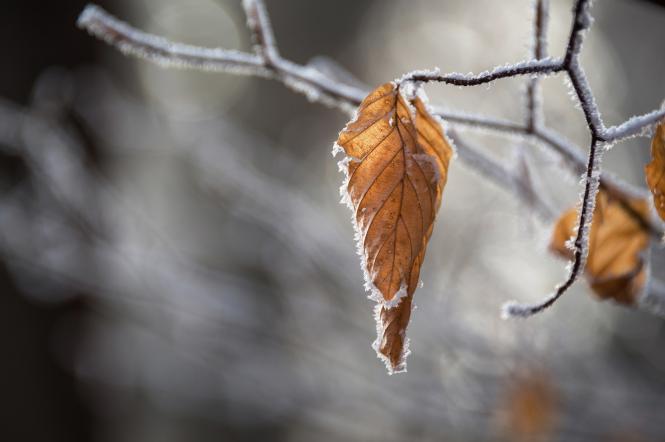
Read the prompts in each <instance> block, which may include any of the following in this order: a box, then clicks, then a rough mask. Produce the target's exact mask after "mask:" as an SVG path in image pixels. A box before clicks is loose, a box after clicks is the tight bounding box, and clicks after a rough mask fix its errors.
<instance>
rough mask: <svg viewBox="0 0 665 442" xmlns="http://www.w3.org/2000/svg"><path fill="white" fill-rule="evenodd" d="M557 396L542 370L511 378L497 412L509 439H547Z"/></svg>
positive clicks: (556, 406) (552, 426)
mask: <svg viewBox="0 0 665 442" xmlns="http://www.w3.org/2000/svg"><path fill="white" fill-rule="evenodd" d="M557 396H558V395H557V394H556V390H555V388H554V386H553V385H552V383H551V382H550V378H549V376H548V375H547V374H546V373H544V372H540V371H534V372H527V373H524V374H522V375H520V376H519V377H518V378H516V379H514V380H512V381H511V383H510V385H509V387H508V388H507V389H506V391H505V393H504V395H503V396H502V398H501V402H500V403H499V406H498V407H497V413H496V414H497V417H498V418H499V420H498V423H500V425H501V426H502V427H503V431H504V432H505V433H506V435H507V436H509V440H513V441H528V442H534V441H537V440H543V439H546V437H547V436H549V435H550V434H551V432H552V430H553V428H554V425H555V423H556V420H557V417H558V416H557V415H558V408H559V407H558V405H559V404H558V397H557Z"/></svg>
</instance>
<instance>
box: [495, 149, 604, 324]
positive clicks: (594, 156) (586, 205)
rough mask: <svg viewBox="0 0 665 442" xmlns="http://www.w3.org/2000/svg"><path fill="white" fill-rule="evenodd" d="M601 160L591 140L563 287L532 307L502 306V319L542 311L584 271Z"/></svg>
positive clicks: (522, 316)
mask: <svg viewBox="0 0 665 442" xmlns="http://www.w3.org/2000/svg"><path fill="white" fill-rule="evenodd" d="M601 156H602V150H601V149H599V148H598V140H597V139H596V138H593V139H592V140H591V147H590V148H589V162H588V165H587V170H586V174H585V177H584V178H585V184H584V193H583V194H582V204H581V207H580V211H579V218H578V225H577V232H576V235H575V241H574V243H573V261H572V262H571V265H570V271H569V273H568V277H567V278H566V280H565V281H564V282H563V283H561V284H559V285H558V286H557V287H556V289H555V291H554V293H553V294H552V295H550V296H549V297H547V298H546V299H545V300H543V301H541V302H538V303H536V304H518V303H516V302H515V301H511V302H508V303H506V304H505V305H504V306H503V317H504V318H508V317H521V318H526V317H528V316H531V315H534V314H536V313H539V312H541V311H543V310H545V309H546V308H548V307H549V306H551V305H552V304H554V303H555V302H556V301H557V300H558V299H559V298H560V297H561V296H562V295H563V294H564V293H566V292H567V291H568V289H569V288H570V287H571V286H572V285H573V284H574V283H575V281H577V279H578V278H579V276H580V275H581V274H582V272H583V271H584V266H585V264H586V258H587V255H588V254H589V230H590V227H591V220H592V218H593V210H594V208H595V203H596V195H597V194H598V187H599V176H600V175H599V165H600V160H601Z"/></svg>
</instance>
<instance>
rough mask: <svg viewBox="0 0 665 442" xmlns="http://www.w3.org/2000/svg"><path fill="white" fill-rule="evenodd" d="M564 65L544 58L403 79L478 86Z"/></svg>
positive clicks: (560, 68) (554, 70) (552, 71)
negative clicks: (483, 68)
mask: <svg viewBox="0 0 665 442" xmlns="http://www.w3.org/2000/svg"><path fill="white" fill-rule="evenodd" d="M563 70H564V65H563V61H562V60H561V59H557V58H544V59H542V60H525V61H520V62H519V63H515V64H509V65H505V66H497V67H495V68H494V69H492V70H489V71H485V72H481V73H480V74H473V73H469V74H461V73H458V72H453V73H450V74H445V75H431V74H430V75H427V74H421V73H419V72H416V73H413V74H407V75H406V76H404V77H403V78H402V81H416V82H421V83H429V82H436V83H445V84H452V85H455V86H476V85H479V84H485V83H490V82H492V81H495V80H499V79H501V78H509V77H518V76H522V75H539V76H544V75H551V74H555V73H557V72H560V71H563Z"/></svg>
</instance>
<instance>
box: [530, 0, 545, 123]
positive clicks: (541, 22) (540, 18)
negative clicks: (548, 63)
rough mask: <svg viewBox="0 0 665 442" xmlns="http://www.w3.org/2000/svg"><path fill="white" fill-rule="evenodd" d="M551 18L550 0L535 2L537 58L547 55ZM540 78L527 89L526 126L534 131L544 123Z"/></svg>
mask: <svg viewBox="0 0 665 442" xmlns="http://www.w3.org/2000/svg"><path fill="white" fill-rule="evenodd" d="M548 18H549V0H536V1H535V2H534V20H533V23H534V25H533V48H532V53H531V56H532V57H533V58H535V59H536V60H540V59H543V58H545V57H546V56H547V24H548ZM539 80H540V79H539V78H538V77H533V78H531V79H530V80H529V82H528V83H527V89H526V127H527V130H528V131H530V132H532V131H533V129H534V128H535V127H536V126H541V125H542V119H543V117H542V109H541V102H540V87H539Z"/></svg>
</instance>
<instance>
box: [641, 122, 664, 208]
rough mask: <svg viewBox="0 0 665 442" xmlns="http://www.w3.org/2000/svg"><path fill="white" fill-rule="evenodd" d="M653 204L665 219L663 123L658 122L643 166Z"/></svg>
mask: <svg viewBox="0 0 665 442" xmlns="http://www.w3.org/2000/svg"><path fill="white" fill-rule="evenodd" d="M644 174H645V175H646V179H647V185H648V186H649V189H651V193H653V205H654V206H655V207H656V210H657V211H658V215H660V217H661V218H662V219H663V221H665V123H660V124H659V125H658V128H657V129H656V134H655V135H654V136H653V140H651V162H650V163H649V164H647V165H646V167H645V168H644Z"/></svg>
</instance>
